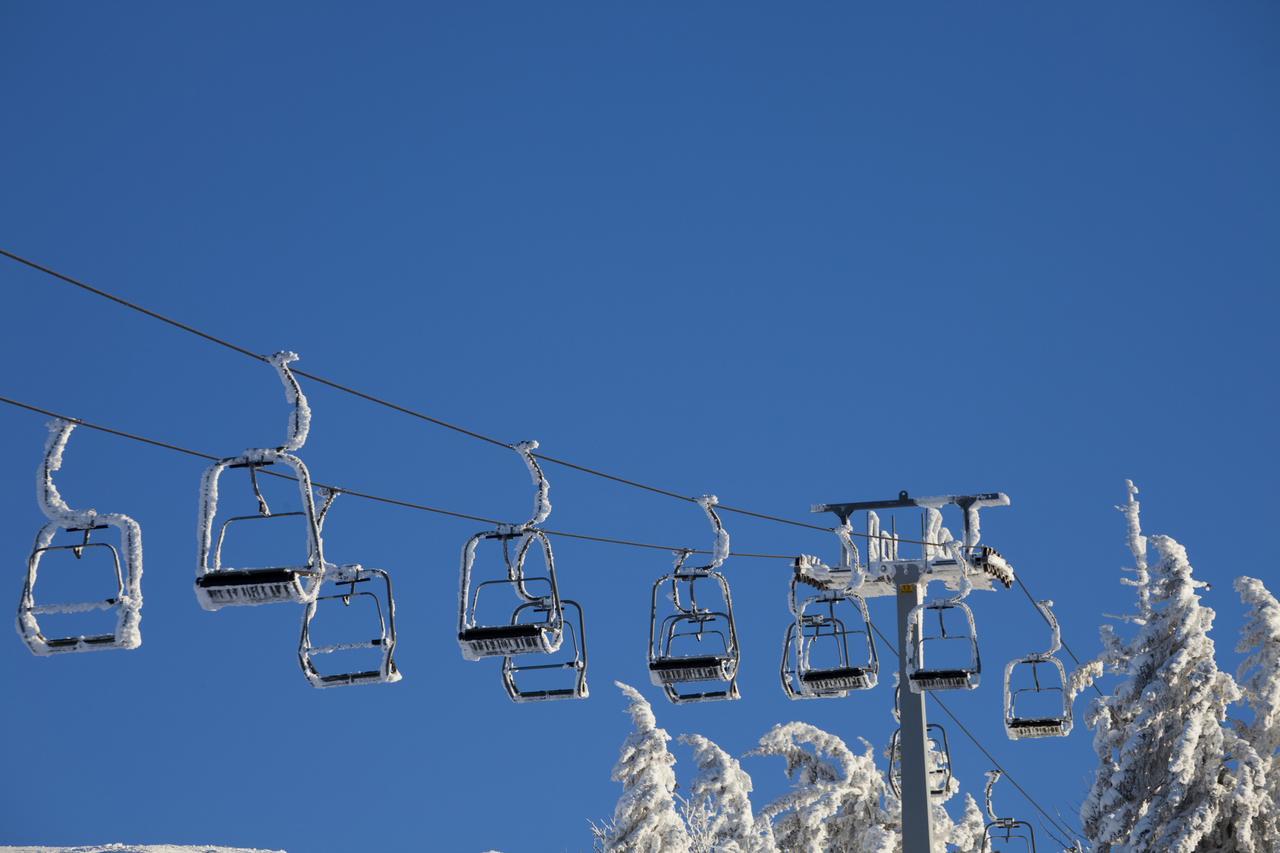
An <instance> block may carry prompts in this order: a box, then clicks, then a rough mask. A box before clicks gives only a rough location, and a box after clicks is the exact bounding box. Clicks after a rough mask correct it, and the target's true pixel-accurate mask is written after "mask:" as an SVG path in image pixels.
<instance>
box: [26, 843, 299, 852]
mask: <svg viewBox="0 0 1280 853" xmlns="http://www.w3.org/2000/svg"><path fill="white" fill-rule="evenodd" d="M0 853H286V851H284V850H263V849H258V848H256V847H254V848H249V847H216V846H214V845H212V844H196V845H186V844H119V843H113V844H91V845H89V846H87V847H46V846H40V847H22V846H18V847H6V846H0Z"/></svg>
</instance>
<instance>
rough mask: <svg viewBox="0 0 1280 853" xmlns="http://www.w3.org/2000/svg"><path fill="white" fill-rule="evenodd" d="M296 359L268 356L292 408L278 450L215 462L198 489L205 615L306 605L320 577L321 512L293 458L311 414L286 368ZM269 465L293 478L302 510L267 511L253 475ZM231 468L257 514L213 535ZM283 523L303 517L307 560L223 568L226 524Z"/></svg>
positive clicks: (199, 578)
mask: <svg viewBox="0 0 1280 853" xmlns="http://www.w3.org/2000/svg"><path fill="white" fill-rule="evenodd" d="M297 359H298V356H297V355H296V354H294V353H291V352H279V353H276V354H275V355H273V356H271V359H270V361H271V364H272V365H273V366H274V367H275V368H276V371H277V372H278V373H279V374H280V380H281V382H282V383H284V388H285V397H286V399H287V400H288V402H289V404H290V405H291V406H292V411H291V413H290V416H289V428H288V436H289V437H288V440H287V441H286V442H285V443H284V444H283V445H281V446H280V447H277V448H257V449H252V450H246V451H245V452H244V453H242V454H240V455H239V456H232V457H228V458H226V459H220V460H218V461H217V462H215V463H214V464H213V465H212V466H210V467H209V468H208V469H207V470H206V471H205V472H204V477H203V480H202V484H201V500H200V531H199V532H200V555H199V559H200V563H199V566H198V568H197V574H196V585H195V587H196V598H197V599H198V600H199V602H200V606H201V607H203V608H204V609H205V610H218V609H220V608H223V607H229V606H243V605H258V604H274V603H278V602H297V603H301V604H309V603H311V602H312V601H314V600H315V597H316V595H317V594H318V592H319V590H320V583H321V581H322V580H323V578H324V572H325V565H326V564H325V560H324V545H323V542H322V540H321V538H320V526H321V524H322V522H323V515H324V513H323V511H322V510H317V509H316V501H315V495H314V494H313V491H312V486H311V474H310V472H309V471H308V470H307V466H306V465H305V464H304V463H303V462H302V460H301V459H299V458H298V457H297V456H295V455H294V453H293V451H297V450H299V449H301V447H302V445H303V444H304V443H305V442H306V440H307V432H308V430H309V427H310V421H311V409H310V407H309V406H308V405H307V398H306V397H305V396H304V395H303V393H302V389H301V388H300V387H299V385H298V381H297V379H296V378H295V377H294V375H293V372H292V371H291V370H290V369H289V364H290V363H292V362H294V361H296V360H297ZM272 465H281V466H283V467H285V468H288V469H290V471H291V472H292V479H295V480H296V481H297V484H298V494H299V497H300V499H301V507H302V508H301V509H300V510H296V511H291V512H272V510H271V508H270V506H268V504H267V501H266V499H265V498H264V497H263V495H262V490H261V489H260V487H259V484H258V472H259V471H260V470H262V469H264V468H268V467H270V466H272ZM233 469H244V470H246V471H248V474H249V483H250V486H251V488H252V489H253V494H254V497H255V498H256V499H257V503H258V512H257V513H256V514H253V515H240V516H232V517H230V518H228V519H226V520H225V521H223V522H222V524H221V526H220V527H219V528H218V533H217V536H216V538H215V536H214V531H213V528H214V522H215V520H216V518H217V513H218V487H219V483H220V480H221V478H222V475H223V474H224V473H225V472H226V471H228V470H233ZM286 518H303V519H304V520H305V523H306V528H307V543H306V557H305V559H303V560H300V561H297V562H293V563H291V564H288V565H282V566H253V567H228V566H224V565H223V564H222V548H223V544H224V543H225V541H226V536H227V531H228V529H229V528H230V527H231V525H233V524H236V525H239V524H243V523H247V522H251V521H253V522H273V521H278V520H280V519H286Z"/></svg>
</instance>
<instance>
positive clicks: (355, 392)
mask: <svg viewBox="0 0 1280 853" xmlns="http://www.w3.org/2000/svg"><path fill="white" fill-rule="evenodd" d="M0 256H4V257H6V258H9V259H10V260H13V261H16V262H17V263H19V264H22V265H24V266H26V267H29V268H30V269H33V270H36V271H37V272H41V273H44V274H45V275H48V276H51V277H53V278H56V279H58V280H59V281H62V282H65V283H67V284H70V285H72V286H74V287H77V288H80V289H81V290H84V291H85V292H88V293H92V294H94V295H95V296H99V297H102V298H103V299H107V300H109V301H111V302H114V303H116V304H118V305H121V306H123V307H125V308H129V309H131V310H133V311H137V312H138V313H140V314H143V315H145V316H147V317H149V318H151V319H154V320H159V321H160V322H162V323H166V324H168V325H170V326H173V327H174V328H177V329H180V330H181V331H184V332H188V333H189V334H193V335H196V336H197V337H200V338H203V339H204V340H207V341H209V342H211V343H215V344H218V345H219V346H222V347H225V348H227V349H230V350H232V351H234V352H237V353H239V354H241V355H245V356H248V357H250V358H252V359H255V360H257V361H261V362H270V357H269V356H265V355H262V354H260V353H256V352H254V351H253V350H250V349H247V348H245V347H242V346H240V345H239V344H236V343H233V342H231V341H228V340H226V339H225V338H220V337H218V336H217V335H214V334H211V333H209V332H205V331H203V330H201V329H197V328H196V327H194V326H191V325H189V324H187V323H183V322H182V321H180V320H175V319H173V318H172V317H168V316H166V315H164V314H161V313H159V312H157V311H153V310H151V309H149V308H145V307H143V306H142V305H139V304H137V303H136V302H132V301H130V300H128V299H125V298H124V297H121V296H117V295H116V294H114V293H111V292H109V291H107V290H103V289H102V288H99V287H95V286H94V285H91V284H89V283H88V282H84V281H81V280H80V279H77V278H74V277H72V276H70V275H67V274H66V273H63V272H59V271H58V270H55V269H53V268H51V267H48V266H45V265H44V264H41V263H38V262H36V261H33V260H30V259H28V258H25V257H22V256H21V255H17V254H15V253H13V252H10V251H8V250H6V249H4V248H0ZM293 373H294V374H295V375H297V376H302V377H304V378H306V379H309V380H311V381H312V382H317V383H319V384H321V385H327V386H329V387H330V388H333V389H335V390H338V391H341V392H343V393H346V394H350V395H352V396H355V397H359V398H361V399H363V400H366V401H368V402H371V403H374V404H376V405H379V406H383V407H385V408H388V409H391V410H393V411H397V412H400V413H401V414H405V415H409V416H410V417H414V418H417V419H419V420H423V421H426V422H428V423H432V424H435V425H437V426H441V427H444V428H446V429H449V430H453V431H454V432H457V433H460V434H462V435H466V436H469V437H471V438H475V439H478V440H480V441H483V442H486V443H488V444H491V445H494V446H496V447H505V448H512V447H514V445H512V444H510V443H508V442H505V441H501V440H499V439H496V438H493V437H492V436H488V435H484V434H483V433H479V432H476V431H475V430H471V429H468V428H466V427H463V426H459V425H458V424H454V423H451V422H449V421H446V420H443V419H441V418H437V417H434V416H432V415H428V414H426V413H424V412H420V411H417V410H415V409H410V408H408V407H406V406H402V405H400V404H398V403H394V402H391V401H390V400H386V399H383V398H381V397H377V396H375V395H373V394H368V393H366V392H364V391H361V390H359V389H357V388H352V387H351V386H349V385H344V384H342V383H340V382H335V381H334V380H331V379H326V378H324V377H322V376H318V375H316V374H314V373H310V372H307V371H303V370H294V371H293ZM86 425H87V424H86ZM94 428H95V429H102V428H98V427H94ZM102 431H104V432H109V433H114V434H117V435H123V436H124V437H126V438H130V437H132V438H137V437H136V436H129V435H125V434H122V433H120V432H118V431H115V430H110V429H102ZM148 443H150V444H155V445H157V446H161V447H166V446H168V447H169V449H173V450H182V448H177V447H172V446H169V445H166V444H165V443H164V442H156V441H148ZM191 455H196V456H199V457H200V458H205V459H213V458H214V457H209V456H206V455H204V454H198V453H193V454H191ZM534 456H535V457H536V458H538V459H541V460H542V461H544V462H550V463H552V464H554V465H559V466H561V467H565V468H571V469H573V470H575V471H580V472H582V473H584V474H588V475H590V476H593V477H599V478H601V479H605V480H610V481H612V482H615V483H619V484H621V485H625V486H631V487H632V488H637V489H641V490H644V491H648V492H652V493H653V494H658V495H664V496H666V497H671V498H675V499H677V500H682V501H687V502H689V503H696V502H697V500H698V499H697V498H696V497H691V496H689V495H683V494H680V493H679V492H674V491H671V490H669V489H663V488H660V487H658V486H651V485H648V484H646V483H641V482H639V481H636V480H631V479H628V478H626V477H620V476H618V475H616V474H610V473H608V472H607V471H601V470H599V469H598V468H591V467H588V466H586V465H579V464H577V463H576V462H570V461H569V460H567V459H561V458H559V457H555V456H550V455H547V454H542V453H536V454H534ZM346 491H347V493H348V494H351V495H353V496H357V497H363V498H366V499H369V500H376V501H381V502H383V503H388V504H393V505H398V506H404V507H407V508H410V509H421V510H425V511H427V512H436V513H438V514H441V515H449V516H453V517H456V518H463V519H468V520H474V521H481V522H483V523H486V524H488V523H494V522H492V520H491V519H485V518H480V517H477V516H468V515H466V514H464V513H455V512H451V511H448V510H440V509H436V508H433V507H424V506H422V505H416V504H411V503H409V502H407V501H397V500H395V499H391V498H381V497H378V496H375V495H364V494H358V493H356V492H354V491H350V490H346ZM719 508H720V510H722V511H724V512H731V513H735V514H737V515H745V516H749V517H751V518H758V519H761V520H764V521H772V522H775V523H778V524H786V525H790V526H792V527H800V528H805V529H808V530H816V531H820V532H824V533H829V532H831V531H832V530H833V528H830V527H823V526H822V525H817V524H810V523H808V522H804V521H797V520H794V519H790V518H783V517H781V516H776V515H770V514H768V513H762V512H756V511H754V510H749V509H745V508H743V507H737V506H731V505H728V504H720V506H719ZM547 533H549V534H552V535H556V536H562V537H565V538H576V539H583V540H586V541H600V542H607V543H610V544H618V545H627V546H632V547H639V548H650V549H654V550H672V549H669V548H667V547H666V546H663V545H651V544H648V543H643V542H631V541H628V540H621V539H610V538H608V537H595V536H587V535H585V534H571V533H566V532H563V531H559V532H555V531H550V530H548V531H547ZM851 535H854V536H858V537H860V538H863V539H868V540H870V539H871V538H872V536H871V534H870V533H860V532H856V531H851ZM899 541H900V542H903V543H907V544H912V545H921V546H934V547H937V546H938V545H940V544H941V543H933V542H927V541H924V540H913V539H906V538H901V539H899ZM676 550H679V549H676ZM734 556H739V557H755V558H762V559H792V557H791V556H787V555H780V554H777V555H775V554H735V555H734ZM1016 580H1017V583H1018V586H1019V587H1020V588H1021V589H1022V591H1023V594H1024V595H1026V597H1027V599H1028V601H1030V602H1031V604H1032V606H1033V607H1035V601H1036V600H1035V598H1034V597H1033V596H1032V595H1031V593H1030V591H1029V590H1028V589H1027V587H1026V584H1025V583H1024V582H1023V581H1022V578H1021V577H1020V576H1019V577H1017V578H1016ZM1035 609H1036V612H1037V613H1040V610H1039V608H1035ZM1040 616H1041V618H1044V614H1043V613H1040ZM1062 646H1063V649H1065V650H1066V652H1067V654H1068V655H1070V656H1071V659H1072V660H1073V661H1075V663H1076V665H1077V666H1080V665H1081V662H1080V659H1079V658H1078V657H1077V656H1076V654H1075V652H1074V651H1072V649H1071V647H1070V646H1069V645H1068V644H1067V643H1066V642H1065V641H1064V642H1063V644H1062ZM1091 686H1092V687H1093V690H1094V692H1096V693H1097V694H1098V695H1099V696H1101V695H1102V692H1101V691H1100V690H1099V689H1098V687H1097V685H1096V684H1094V685H1091Z"/></svg>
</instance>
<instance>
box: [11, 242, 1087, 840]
mask: <svg viewBox="0 0 1280 853" xmlns="http://www.w3.org/2000/svg"><path fill="white" fill-rule="evenodd" d="M0 252H3V249H0ZM0 403H4V404H6V405H9V406H13V407H15V408H19V409H25V410H26V411H30V412H35V413H37V414H41V415H45V416H47V417H53V418H60V419H62V420H65V421H69V422H71V423H74V424H77V425H78V426H82V427H84V428H86V429H92V430H95V431H97V432H102V433H106V434H108V435H114V436H116V437H119V438H124V439H127V440H130V441H135V442H138V443H141V444H146V445H149V446H152V447H159V448H162V449H165V450H171V451H174V452H176V453H182V454H184V455H187V456H191V457H194V458H197V459H203V460H206V461H215V460H217V459H218V458H219V457H217V456H215V455H213V454H211V453H204V452H202V451H199V450H192V449H191V448H188V447H183V446H181V445H178V444H174V443H172V442H167V441H162V440H159V439H155V438H150V437H147V436H143V435H138V434H136V433H131V432H127V431H125V430H120V429H115V428H113V427H108V426H105V425H102V424H97V423H93V422H91V421H87V420H84V419H83V418H77V417H73V416H70V415H65V414H62V413H59V412H55V411H52V410H50V409H46V408H43V407H40V406H35V405H32V404H30V403H24V402H22V401H20V400H14V399H12V398H10V397H4V396H0ZM262 473H263V474H268V475H270V476H274V477H278V478H280V479H286V480H291V479H293V478H292V477H289V476H288V475H286V474H279V473H276V472H269V471H263V472H262ZM315 486H316V487H317V488H322V489H325V490H328V491H330V492H336V493H340V494H347V495H351V496H352V497H358V498H364V499H366V500H371V501H375V502H378V503H385V504H390V505H393V506H400V507H404V508H407V509H414V510H419V511H423V512H430V513H435V514H438V515H446V516H450V517H453V518H461V519H465V520H468V521H478V522H481V523H484V524H495V525H496V524H500V523H501V522H499V521H498V520H496V519H491V518H486V517H484V516H478V515H471V514H468V513H461V512H455V511H453V510H446V509H441V508H439V507H432V506H427V505H425V504H420V503H414V502H412V501H405V500H400V499H397V498H389V497H385V496H382V495H374V494H371V493H368V492H362V491H358V490H355V489H349V488H345V487H342V486H335V485H331V484H326V483H315ZM546 532H547V533H548V534H549V535H553V536H561V537H564V538H570V539H580V540H584V541H590V542H602V543H608V544H614V545H624V546H629V547H635V548H648V549H653V550H662V551H673V552H679V551H689V552H690V553H711V552H710V551H698V550H694V549H685V548H676V547H672V546H669V545H658V544H654V543H649V542H637V541H634V540H628V539H615V538H611V537H605V536H594V535H590V534H583V533H572V532H568V531H553V530H548V531H546ZM731 556H736V557H756V558H761V559H781V560H789V561H790V560H794V559H795V558H794V556H792V555H783V554H757V553H738V552H735V553H732V554H731ZM1024 591H1025V588H1024ZM872 629H873V630H874V631H875V632H876V634H877V635H878V636H879V637H880V640H881V642H883V643H884V644H885V645H886V646H887V647H888V648H889V650H890V651H892V652H893V653H894V654H895V655H897V654H898V650H897V648H896V647H895V645H894V644H893V643H892V642H891V641H890V640H889V638H888V637H886V636H885V635H884V633H883V632H882V631H881V630H880V629H879V627H877V626H875V625H874V624H872ZM1073 657H1074V655H1073ZM931 695H932V694H931ZM932 698H933V700H934V701H935V702H936V703H937V704H938V706H939V707H940V708H941V709H942V710H943V712H944V713H946V715H947V716H948V717H950V718H951V720H952V721H953V722H954V723H955V724H956V725H957V726H959V727H960V729H961V731H963V732H964V734H965V735H966V736H967V737H968V738H969V739H970V740H971V741H972V742H973V743H974V745H975V746H977V747H978V749H979V750H980V751H981V752H982V753H983V755H985V756H986V757H987V759H988V760H989V761H991V763H992V764H993V765H994V766H995V767H996V768H997V769H999V770H1001V771H1002V772H1003V773H1004V775H1005V776H1007V777H1008V779H1009V781H1010V782H1011V783H1012V784H1013V785H1014V787H1015V788H1017V789H1018V791H1019V792H1020V793H1021V794H1022V795H1023V797H1025V798H1026V799H1027V801H1028V802H1030V803H1031V804H1032V805H1033V806H1034V807H1035V808H1036V810H1037V811H1038V812H1040V814H1041V815H1043V816H1044V817H1045V818H1046V819H1047V820H1049V821H1050V822H1053V821H1054V818H1052V817H1051V816H1050V815H1049V813H1048V812H1047V811H1045V810H1044V808H1043V807H1041V806H1040V804H1039V803H1038V802H1037V801H1036V800H1035V798H1033V797H1032V796H1031V794H1030V793H1028V792H1027V790H1026V789H1025V788H1023V787H1022V785H1021V784H1020V783H1019V782H1018V781H1017V779H1015V778H1014V777H1013V776H1012V774H1010V773H1009V771H1008V770H1006V769H1005V768H1004V767H1003V766H1002V765H1001V764H1000V763H999V762H998V761H997V760H996V758H995V757H994V756H993V755H992V754H991V752H990V751H989V750H988V749H987V748H986V747H985V746H983V744H982V743H981V741H979V740H978V739H977V737H976V736H975V735H974V734H973V733H972V732H971V731H970V730H969V729H968V727H966V726H965V725H964V723H962V722H961V721H960V719H959V718H958V717H956V715H955V714H954V713H952V711H951V709H950V708H948V707H947V705H946V704H945V703H944V702H943V701H942V700H941V699H940V698H938V697H937V696H936V695H932ZM1054 825H1055V826H1056V827H1057V828H1058V829H1059V830H1061V829H1063V828H1064V827H1062V826H1061V825H1060V824H1056V823H1055V824H1054ZM1067 834H1068V835H1073V834H1074V833H1072V832H1071V831H1070V830H1067Z"/></svg>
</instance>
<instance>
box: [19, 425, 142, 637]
mask: <svg viewBox="0 0 1280 853" xmlns="http://www.w3.org/2000/svg"><path fill="white" fill-rule="evenodd" d="M75 426H76V425H75V424H74V423H71V422H70V421H65V420H53V421H50V422H49V438H48V441H47V442H46V444H45V452H44V459H43V461H42V462H41V464H40V470H39V473H38V476H37V480H36V499H37V500H38V501H39V503H40V509H41V510H42V511H43V512H44V515H45V517H46V518H47V519H48V523H46V524H45V525H44V526H43V527H41V528H40V532H39V533H37V534H36V541H35V546H34V547H33V548H32V551H31V556H30V557H29V558H28V559H27V579H26V583H25V584H23V587H22V598H21V599H19V601H18V617H17V628H18V634H19V635H20V636H21V637H22V641H23V642H24V643H26V644H27V648H29V649H31V651H32V652H33V653H34V654H37V655H51V654H61V653H66V652H88V651H100V650H105V649H136V648H137V647H138V646H140V645H142V632H141V630H140V627H139V626H140V623H141V621H142V528H140V527H139V526H138V523H137V522H136V521H134V520H133V519H132V518H130V517H129V516H127V515H122V514H120V513H114V512H111V513H107V512H103V513H100V512H98V511H96V510H92V509H87V510H74V509H72V508H71V507H69V506H68V505H67V503H66V501H64V500H63V498H62V495H61V494H59V492H58V488H57V486H55V485H54V483H53V475H54V473H55V472H56V471H58V470H59V469H61V468H62V452H63V450H65V449H66V446H67V440H68V439H69V438H70V437H71V432H72V430H74V429H75ZM111 528H114V529H115V530H116V531H118V533H119V535H120V544H121V548H119V549H117V548H116V547H115V546H114V545H112V544H111V543H110V542H92V541H90V537H91V536H92V534H93V532H94V531H98V530H107V529H111ZM60 532H63V533H71V534H73V535H74V534H78V535H79V538H80V541H79V542H76V543H75V544H66V545H55V544H53V541H54V539H55V537H56V536H57V535H58V533H60ZM66 551H70V552H71V554H72V556H73V557H75V558H76V559H77V560H79V559H80V558H81V557H82V556H83V555H84V553H85V551H93V552H100V553H102V554H104V555H105V556H106V557H107V558H109V560H110V565H111V567H112V570H113V575H114V577H113V579H114V581H115V594H114V595H112V596H110V597H108V598H100V599H97V600H94V601H85V602H63V603H56V604H39V603H37V601H36V579H37V577H38V576H39V572H40V565H41V562H42V561H43V559H44V558H45V557H46V556H47V555H49V554H51V553H58V552H66ZM122 551H123V553H121V552H122ZM94 610H114V611H116V625H115V629H114V630H113V631H112V632H111V633H110V634H92V635H83V634H77V635H72V636H55V637H51V636H49V634H48V633H46V631H45V630H44V629H43V628H41V626H40V617H41V616H43V615H45V614H73V613H87V612H90V611H94ZM46 621H47V620H46Z"/></svg>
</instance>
